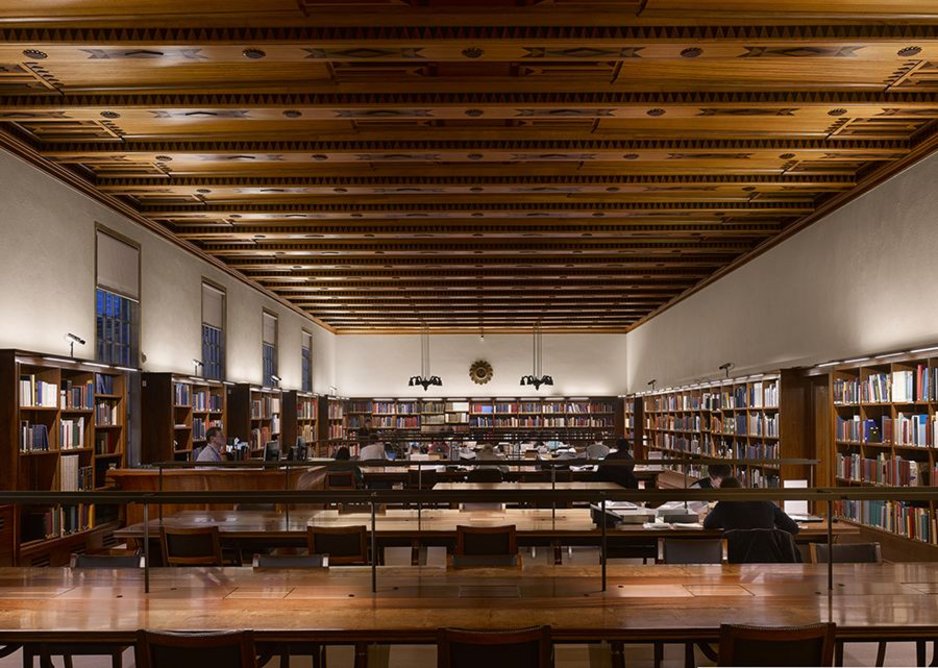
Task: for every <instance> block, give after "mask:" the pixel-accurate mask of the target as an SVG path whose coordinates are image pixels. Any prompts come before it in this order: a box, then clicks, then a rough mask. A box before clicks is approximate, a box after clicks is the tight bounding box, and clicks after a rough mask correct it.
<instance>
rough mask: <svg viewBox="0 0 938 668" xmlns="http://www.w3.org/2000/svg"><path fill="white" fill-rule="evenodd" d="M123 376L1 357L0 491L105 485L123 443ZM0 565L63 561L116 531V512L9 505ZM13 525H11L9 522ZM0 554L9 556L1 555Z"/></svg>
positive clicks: (93, 367) (121, 457)
mask: <svg viewBox="0 0 938 668" xmlns="http://www.w3.org/2000/svg"><path fill="white" fill-rule="evenodd" d="M127 389H128V387H127V377H126V375H125V373H124V372H122V371H120V370H116V369H114V368H112V367H104V366H102V365H97V364H91V363H84V362H80V361H72V360H66V359H60V358H55V357H48V356H42V355H39V354H35V353H25V352H20V351H14V350H4V351H0V428H2V429H5V430H6V435H5V438H4V440H3V442H4V443H6V446H5V447H4V448H3V449H2V452H3V455H2V456H3V465H2V466H0V485H2V486H3V489H8V490H21V491H22V490H36V491H82V490H89V491H91V490H95V489H100V488H102V487H104V486H105V478H106V475H107V471H108V469H110V468H122V467H123V466H124V464H125V459H126V451H127V448H126V445H127V406H128V404H127ZM5 510H6V512H5V513H4V514H3V526H2V529H0V537H6V536H8V537H9V539H10V540H12V546H10V545H3V546H0V560H3V559H4V558H9V556H10V555H12V557H13V558H14V559H15V560H16V561H17V563H19V564H22V565H53V566H60V565H64V564H66V563H68V558H69V555H70V554H71V553H72V552H81V551H84V550H86V549H88V548H89V546H90V545H92V544H94V545H100V544H102V543H103V541H104V540H105V537H106V536H109V535H110V534H111V533H112V532H113V530H114V529H115V528H116V527H117V526H118V520H119V513H118V511H117V509H116V508H112V507H96V506H95V505H94V504H77V505H61V504H57V505H51V506H19V507H16V508H11V507H7V508H6V509H5ZM14 520H15V521H14ZM3 555H7V557H4V556H3Z"/></svg>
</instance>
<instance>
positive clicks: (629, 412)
mask: <svg viewBox="0 0 938 668" xmlns="http://www.w3.org/2000/svg"><path fill="white" fill-rule="evenodd" d="M622 436H623V438H625V440H627V441H628V442H629V443H631V444H632V454H633V456H634V457H635V458H636V459H644V458H645V457H646V456H647V454H648V453H647V452H646V449H645V402H644V400H643V399H642V398H641V397H623V398H622Z"/></svg>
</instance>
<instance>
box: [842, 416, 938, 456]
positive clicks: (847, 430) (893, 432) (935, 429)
mask: <svg viewBox="0 0 938 668" xmlns="http://www.w3.org/2000/svg"><path fill="white" fill-rule="evenodd" d="M834 430H835V434H836V437H837V440H838V441H850V442H857V443H860V442H862V443H874V444H877V445H878V444H889V445H907V446H916V447H923V448H925V447H931V446H933V445H935V444H936V443H938V416H935V415H931V416H929V415H926V414H924V413H920V414H914V415H907V414H904V413H899V414H897V415H896V418H895V419H893V418H890V417H886V416H882V417H871V418H867V419H866V420H862V419H861V418H860V416H859V415H854V416H853V417H851V418H849V419H845V418H841V417H838V418H837V421H836V424H835V427H834Z"/></svg>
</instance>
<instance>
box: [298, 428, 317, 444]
mask: <svg viewBox="0 0 938 668" xmlns="http://www.w3.org/2000/svg"><path fill="white" fill-rule="evenodd" d="M299 432H300V433H299V435H300V437H301V438H302V439H303V440H304V441H306V442H307V443H314V442H315V441H316V440H318V435H317V434H316V428H315V427H314V426H313V425H311V424H304V425H303V428H302V429H300V430H299Z"/></svg>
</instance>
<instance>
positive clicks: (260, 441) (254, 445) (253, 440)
mask: <svg viewBox="0 0 938 668" xmlns="http://www.w3.org/2000/svg"><path fill="white" fill-rule="evenodd" d="M270 438H271V435H270V428H269V427H257V428H255V429H252V430H251V433H250V435H249V436H248V443H250V444H251V449H252V450H262V449H263V448H264V446H265V445H267V443H269V442H270Z"/></svg>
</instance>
